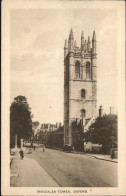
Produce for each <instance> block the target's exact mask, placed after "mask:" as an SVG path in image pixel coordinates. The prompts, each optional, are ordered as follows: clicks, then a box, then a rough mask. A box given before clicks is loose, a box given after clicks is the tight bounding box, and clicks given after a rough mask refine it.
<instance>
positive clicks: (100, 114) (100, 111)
mask: <svg viewBox="0 0 126 196" xmlns="http://www.w3.org/2000/svg"><path fill="white" fill-rule="evenodd" d="M102 110H103V109H102V106H100V107H99V117H102Z"/></svg>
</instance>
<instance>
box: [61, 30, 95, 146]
mask: <svg viewBox="0 0 126 196" xmlns="http://www.w3.org/2000/svg"><path fill="white" fill-rule="evenodd" d="M96 55H97V54H96V35H95V31H94V32H93V37H92V44H91V41H90V37H88V39H87V40H86V39H85V38H84V33H83V31H82V34H81V46H80V47H77V44H76V41H74V36H73V30H72V29H71V31H70V35H69V39H68V43H67V40H65V46H64V145H65V144H69V145H72V129H71V123H72V122H73V121H75V120H76V119H78V120H80V119H83V121H82V122H83V126H85V125H86V122H88V121H89V120H90V119H91V118H92V117H95V116H96V111H97V108H96V107H97V105H96V104H97V66H96Z"/></svg>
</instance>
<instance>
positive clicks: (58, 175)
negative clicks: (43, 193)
mask: <svg viewBox="0 0 126 196" xmlns="http://www.w3.org/2000/svg"><path fill="white" fill-rule="evenodd" d="M24 156H25V157H24V159H23V160H20V170H19V186H24V187H25V186H27V187H28V186H41V187H45V186H46V187H52V186H54V187H57V186H61V187H116V186H117V181H118V180H117V177H118V175H117V169H118V164H117V163H114V162H109V161H104V160H99V159H95V158H93V157H91V156H87V155H84V154H75V153H64V152H62V151H59V150H54V149H46V151H45V152H43V151H42V149H41V148H36V149H35V151H34V150H33V149H32V150H31V153H29V148H26V150H25V154H24ZM39 171H40V172H39ZM30 175H31V176H30ZM26 178H27V179H26ZM39 178H41V179H39ZM29 179H30V180H29ZM37 181H38V182H37ZM40 182H41V183H40Z"/></svg>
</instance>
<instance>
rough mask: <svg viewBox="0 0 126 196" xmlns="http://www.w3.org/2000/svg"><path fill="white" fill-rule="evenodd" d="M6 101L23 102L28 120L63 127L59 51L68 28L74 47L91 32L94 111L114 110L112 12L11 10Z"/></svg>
mask: <svg viewBox="0 0 126 196" xmlns="http://www.w3.org/2000/svg"><path fill="white" fill-rule="evenodd" d="M10 22H11V23H10V24H11V26H10V30H11V44H10V45H11V48H10V50H11V58H10V61H11V85H10V86H11V102H12V101H13V99H14V97H16V96H18V95H23V96H26V97H27V100H28V103H29V105H30V107H31V108H32V113H33V114H34V120H38V121H40V122H41V123H47V122H50V123H55V122H63V102H64V101H63V73H64V65H63V60H64V59H63V55H64V51H63V47H64V40H65V39H67V38H68V36H69V32H70V29H71V27H72V28H73V33H74V38H75V39H76V40H77V45H78V46H80V36H81V31H82V30H83V31H84V35H85V37H86V38H87V36H88V35H89V36H91V37H92V34H93V30H94V29H95V31H96V38H97V69H98V73H97V74H98V96H97V98H98V107H99V105H101V104H102V105H103V108H104V111H106V112H108V111H109V107H110V106H114V107H115V108H117V106H116V105H117V24H116V10H114V9H47V10H46V9H17V10H11V18H10Z"/></svg>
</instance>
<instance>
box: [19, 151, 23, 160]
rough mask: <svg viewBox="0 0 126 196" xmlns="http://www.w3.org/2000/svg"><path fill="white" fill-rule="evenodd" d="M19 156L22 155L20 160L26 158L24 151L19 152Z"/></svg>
mask: <svg viewBox="0 0 126 196" xmlns="http://www.w3.org/2000/svg"><path fill="white" fill-rule="evenodd" d="M19 154H20V159H21V160H22V159H23V157H24V152H23V150H22V149H21V150H20V151H19Z"/></svg>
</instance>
